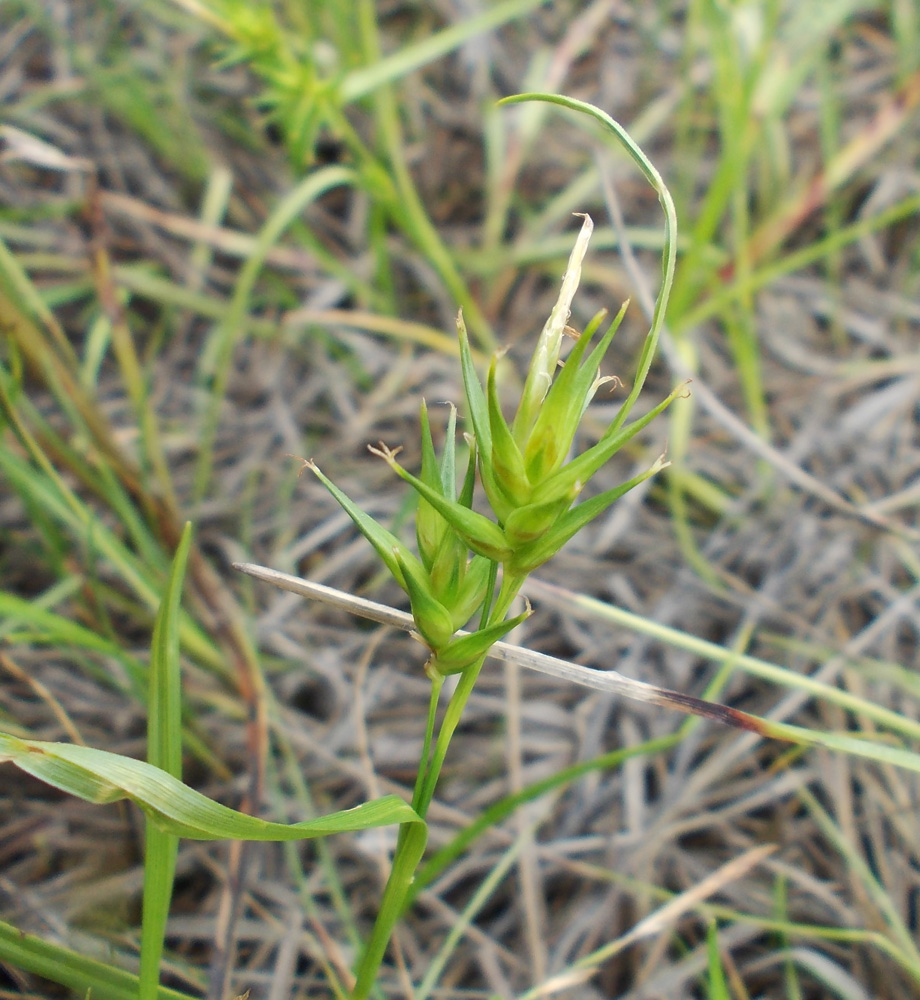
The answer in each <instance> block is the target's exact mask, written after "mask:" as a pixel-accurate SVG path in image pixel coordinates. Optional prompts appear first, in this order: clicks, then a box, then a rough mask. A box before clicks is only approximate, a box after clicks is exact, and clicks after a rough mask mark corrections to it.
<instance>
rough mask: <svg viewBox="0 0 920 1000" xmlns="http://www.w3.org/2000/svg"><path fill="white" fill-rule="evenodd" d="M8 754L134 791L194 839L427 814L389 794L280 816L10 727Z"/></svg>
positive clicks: (339, 827) (118, 792)
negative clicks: (300, 816) (321, 812)
mask: <svg viewBox="0 0 920 1000" xmlns="http://www.w3.org/2000/svg"><path fill="white" fill-rule="evenodd" d="M4 761H10V762H11V763H13V764H15V765H16V766H17V767H19V768H21V769H22V770H23V771H26V772H27V773H28V774H31V775H32V776H33V777H36V778H38V779H39V780H40V781H44V782H45V783H46V784H49V785H53V786H54V787H55V788H59V789H61V791H64V792H67V793H68V794H69V795H75V796H77V798H81V799H85V800H86V801H88V802H95V803H99V804H103V803H107V802H117V801H119V800H120V799H130V800H131V801H132V802H135V803H137V805H139V806H140V807H141V809H143V810H144V812H145V813H147V815H148V816H150V817H151V818H152V819H153V820H154V822H156V823H157V824H158V825H159V826H160V828H161V829H163V830H167V831H169V832H171V833H175V834H177V835H178V836H180V837H187V838H189V839H190V840H271V841H275V840H306V839H309V838H312V837H324V836H326V835H327V834H330V833H347V832H355V831H358V830H367V829H369V828H371V827H377V826H389V825H391V824H394V823H419V822H421V820H420V819H419V817H418V815H417V814H416V812H415V811H414V810H413V809H412V808H411V807H410V806H409V805H408V804H407V803H405V802H403V801H402V799H400V798H399V797H398V796H396V795H386V796H384V797H383V798H380V799H376V800H375V801H373V802H365V803H363V804H362V805H359V806H355V807H354V808H353V809H346V810H344V811H342V812H336V813H331V814H330V815H328V816H321V817H319V818H318V819H315V820H310V821H308V822H304V823H291V824H286V823H273V822H271V821H269V820H265V819H258V818H257V817H255V816H248V815H247V814H246V813H241V812H237V811H236V810H235V809H230V808H229V807H228V806H224V805H221V804H220V803H219V802H214V801H213V800H212V799H209V798H208V797H207V796H206V795H202V794H201V793H200V792H196V791H195V790H194V789H193V788H189V787H188V785H183V784H182V782H181V781H179V780H178V779H177V778H174V777H173V776H172V775H170V774H167V773H166V772H165V771H162V770H160V768H158V767H154V766H153V765H152V764H148V763H147V762H146V761H141V760H134V759H133V758H131V757H122V756H121V755H120V754H114V753H109V752H108V751H106V750H97V749H94V748H93V747H82V746H76V745H75V744H72V743H45V742H43V741H40V740H21V739H17V738H16V737H15V736H10V735H9V734H8V733H0V763H2V762H4Z"/></svg>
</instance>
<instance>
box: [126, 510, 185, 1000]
mask: <svg viewBox="0 0 920 1000" xmlns="http://www.w3.org/2000/svg"><path fill="white" fill-rule="evenodd" d="M191 543H192V526H191V524H190V523H187V524H186V525H185V529H184V530H183V532H182V538H181V540H180V542H179V546H178V548H177V550H176V555H175V558H174V559H173V565H172V571H171V572H170V574H169V579H168V581H167V583H166V590H165V592H164V594H163V600H162V601H161V602H160V610H159V612H158V614H157V618H156V623H155V625H154V629H153V643H152V647H151V657H150V695H149V699H148V705H147V719H148V721H147V760H148V762H149V763H150V764H152V765H154V766H155V767H159V768H162V770H163V771H165V772H166V773H167V774H169V775H171V776H172V777H173V778H176V779H177V780H181V779H182V688H181V677H180V671H179V602H180V599H181V597H182V583H183V580H184V579H185V566H186V563H187V561H188V553H189V548H190V547H191ZM146 828H147V829H146V834H147V836H146V842H145V848H144V900H143V919H142V922H141V968H140V990H139V993H138V998H139V1000H154V998H155V997H156V994H157V989H158V987H159V983H160V960H161V958H162V955H163V942H164V938H165V936H166V920H167V918H168V916H169V903H170V900H171V899H172V888H173V879H174V878H175V874H176V856H177V854H178V851H179V838H178V836H177V835H176V834H175V833H172V832H169V831H167V830H163V829H161V827H160V826H159V824H158V823H157V822H156V820H155V819H154V818H153V817H152V816H149V815H148V817H147V823H146Z"/></svg>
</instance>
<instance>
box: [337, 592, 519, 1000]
mask: <svg viewBox="0 0 920 1000" xmlns="http://www.w3.org/2000/svg"><path fill="white" fill-rule="evenodd" d="M525 579H526V577H523V576H511V575H508V576H506V577H505V578H504V579H503V580H502V583H501V587H500V588H499V591H498V597H497V598H496V600H495V604H494V606H493V607H492V611H491V613H490V614H489V615H488V616H487V618H486V620H484V621H483V622H482V627H483V628H485V627H486V626H487V625H491V624H494V623H495V622H498V621H501V620H503V619H504V617H505V615H507V613H508V610H509V609H510V607H511V604H512V603H513V601H514V599H515V597H517V595H518V592H519V591H520V589H521V587H522V586H523V584H524V580H525ZM494 582H495V581H494V577H493V579H492V586H494ZM489 593H490V595H491V587H490V589H489ZM485 659H486V657H485V655H483V656H482V657H481V658H480V659H478V660H477V661H476V662H475V663H473V664H471V665H470V666H469V667H467V668H466V669H465V670H464V671H463V673H462V674H461V675H460V682H459V683H458V684H457V687H456V690H455V691H454V693H453V695H452V697H451V699H450V702H449V703H448V706H447V711H446V712H445V715H444V720H443V721H442V723H441V728H440V730H439V732H438V737H437V740H436V741H435V747H434V755H433V757H431V760H430V761H429V756H431V743H432V739H433V736H434V729H435V720H436V711H437V706H438V700H439V697H440V694H441V688H442V686H443V683H444V678H443V677H437V676H436V677H433V678H432V682H431V683H432V689H431V699H430V701H429V705H428V724H427V726H426V729H425V740H424V743H423V744H422V756H421V760H420V761H419V770H418V775H417V777H416V780H415V790H414V792H413V795H412V807H413V809H415V811H416V812H417V813H418V815H419V816H421V817H422V819H424V818H425V816H426V815H427V813H428V807H429V806H430V805H431V800H432V798H433V797H434V790H435V788H436V787H437V784H438V778H439V777H440V775H441V768H442V767H443V765H444V760H445V758H446V757H447V750H448V747H449V746H450V741H451V738H452V737H453V735H454V732H455V731H456V729H457V726H458V725H459V723H460V719H461V718H462V716H463V710H464V708H465V707H466V703H467V701H468V700H469V697H470V695H471V694H472V692H473V687H474V686H475V684H476V679H477V678H478V677H479V671H480V670H481V669H482V665H483V663H484V662H485ZM426 837H427V828H426V827H425V826H424V825H423V824H420V823H404V824H403V825H402V826H401V827H400V828H399V836H398V838H397V841H396V850H395V851H394V852H393V867H392V869H391V870H390V877H389V878H388V879H387V884H386V888H385V889H384V891H383V900H382V902H381V905H380V911H379V913H378V914H377V919H376V921H375V922H374V929H373V931H372V932H371V936H370V938H369V939H368V941H367V944H366V945H365V948H364V953H363V954H362V956H361V960H360V962H359V963H358V967H357V969H356V970H355V986H354V989H353V990H352V994H351V1000H365V998H366V997H367V996H368V995H369V994H370V991H371V989H372V988H373V986H374V983H375V982H376V979H377V971H378V969H379V968H380V963H381V962H382V961H383V956H384V955H385V954H386V949H387V945H388V944H389V941H390V936H391V935H392V933H393V927H394V926H395V924H396V921H397V919H398V918H399V916H400V914H401V913H402V912H403V910H404V908H405V906H406V902H407V900H408V899H409V896H410V893H411V891H412V884H413V881H414V879H415V872H416V870H417V869H418V866H419V864H420V863H421V860H422V854H423V853H424V851H425V842H426Z"/></svg>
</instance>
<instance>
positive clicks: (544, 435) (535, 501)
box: [306, 94, 686, 1000]
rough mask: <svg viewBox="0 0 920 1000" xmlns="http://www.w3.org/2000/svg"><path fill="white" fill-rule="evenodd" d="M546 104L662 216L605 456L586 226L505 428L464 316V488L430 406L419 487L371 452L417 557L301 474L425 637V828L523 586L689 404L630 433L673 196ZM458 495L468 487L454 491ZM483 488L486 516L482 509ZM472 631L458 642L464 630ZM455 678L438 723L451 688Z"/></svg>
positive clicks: (403, 884)
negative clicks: (621, 168)
mask: <svg viewBox="0 0 920 1000" xmlns="http://www.w3.org/2000/svg"><path fill="white" fill-rule="evenodd" d="M526 99H540V100H549V101H553V102H555V103H558V104H562V105H564V106H566V107H569V108H572V109H575V110H579V111H583V112H585V113H587V114H589V115H591V116H592V117H593V118H594V119H595V120H597V121H599V122H601V123H602V124H603V125H604V126H606V128H607V129H608V130H609V131H610V132H612V133H613V134H614V135H616V136H617V137H618V138H619V139H620V140H621V141H622V142H623V143H624V144H625V145H626V148H627V150H628V151H629V152H630V154H631V155H632V157H633V158H634V159H635V161H636V162H637V163H638V164H639V166H640V167H641V168H642V170H643V172H644V173H645V175H646V176H647V177H648V179H649V180H650V181H651V183H652V184H653V185H654V187H655V188H656V190H657V193H658V195H659V198H660V201H661V203H662V206H663V208H664V211H665V218H666V223H667V225H666V242H665V247H666V249H665V253H664V266H663V281H662V285H661V289H660V291H659V295H658V301H657V303H656V308H655V312H654V315H653V319H652V323H651V328H650V330H649V333H648V335H647V336H646V338H645V341H644V345H643V349H642V351H641V353H640V357H639V361H638V371H637V374H636V377H635V380H634V383H633V386H632V388H631V391H630V392H629V393H628V395H627V397H626V399H625V401H624V402H623V404H622V405H621V407H620V408H619V410H618V412H617V415H616V417H615V418H614V420H613V421H612V422H611V423H610V425H609V427H607V429H606V430H605V431H604V433H603V434H602V435H601V437H600V439H599V440H598V441H597V443H596V444H594V445H593V446H591V447H590V448H588V449H587V450H586V451H584V452H583V453H581V454H579V455H577V456H576V457H571V456H570V453H571V450H572V445H573V442H574V440H575V437H576V433H577V431H578V428H579V425H580V423H581V420H582V418H583V416H584V414H585V411H586V409H587V407H588V405H589V404H590V402H591V400H592V398H593V397H594V395H595V393H596V392H597V390H598V389H599V388H600V387H601V386H602V385H604V384H605V383H607V382H609V381H611V379H610V378H605V377H603V376H601V375H600V374H599V372H600V367H601V362H602V361H603V359H604V356H605V354H606V352H607V350H608V348H609V347H610V344H611V342H612V340H613V337H614V335H615V334H616V332H617V329H618V328H619V326H620V324H621V322H622V320H623V317H624V315H625V312H626V304H624V306H623V307H622V308H621V309H620V310H619V312H618V313H617V315H616V316H615V317H614V318H613V320H612V321H611V322H609V323H608V322H606V319H607V317H606V311H601V312H599V313H598V314H597V315H595V316H594V317H593V319H592V320H591V321H590V322H589V323H588V325H587V327H586V328H585V330H584V332H583V333H581V334H580V335H576V342H575V344H574V346H573V347H572V349H571V351H570V352H569V355H568V357H567V358H566V359H565V361H564V362H563V361H562V360H561V354H562V348H563V341H564V338H565V336H566V334H567V333H569V332H570V328H569V327H568V320H569V316H570V313H571V307H572V300H573V298H574V295H575V292H576V289H577V288H578V284H579V280H580V277H581V269H582V262H583V259H584V256H585V253H586V251H587V248H588V242H589V240H590V237H591V232H592V229H593V223H592V222H591V219H590V218H589V217H588V216H587V215H585V216H583V221H582V226H581V231H580V233H579V235H578V237H577V240H576V243H575V246H574V249H573V250H572V253H571V256H570V258H569V262H568V267H567V269H566V272H565V276H564V278H563V281H562V287H561V290H560V292H559V296H558V299H557V301H556V303H555V305H554V307H553V309H552V311H551V313H550V316H549V318H548V319H547V321H546V323H545V325H544V327H543V329H542V332H541V333H540V336H539V338H538V340H537V343H536V346H535V348H534V352H533V355H532V357H531V360H530V364H529V367H528V370H527V374H526V378H525V381H524V385H523V389H522V392H521V397H520V400H519V402H518V406H517V410H516V412H515V415H514V417H513V418H512V419H511V420H508V419H506V417H505V414H504V413H503V410H502V406H501V403H500V399H499V391H498V376H497V367H498V356H497V355H496V356H495V357H493V359H492V362H491V364H490V366H489V370H488V374H487V376H486V378H485V380H484V383H483V382H482V381H480V378H479V376H478V374H477V372H476V369H475V365H474V361H473V356H472V351H471V347H470V341H469V337H468V335H467V330H466V326H465V323H464V320H463V315H462V312H461V313H460V314H458V317H457V332H458V337H459V344H460V362H461V369H462V375H463V388H464V397H465V406H466V414H467V419H468V421H469V427H468V429H467V433H466V435H465V436H466V440H467V442H468V446H469V447H468V460H467V464H466V468H465V470H463V475H462V476H461V475H460V472H461V470H460V469H458V463H457V449H456V447H455V437H456V422H457V411H456V409H455V408H453V407H451V410H450V416H449V419H448V426H447V435H446V444H445V446H444V449H443V452H442V454H441V456H440V457H438V455H437V454H436V452H435V448H434V443H433V438H432V433H431V426H430V422H429V417H428V410H427V406H426V404H425V402H424V401H422V403H421V410H420V421H421V456H422V461H421V469H420V470H419V473H418V474H417V475H416V474H413V473H412V472H410V471H409V470H408V469H406V468H405V467H404V466H403V465H402V464H400V462H399V460H398V454H399V450H400V449H398V448H396V449H391V448H389V447H388V446H387V445H386V444H384V443H382V442H381V443H379V444H378V445H376V446H373V447H371V449H370V450H371V451H372V452H373V454H375V455H377V456H379V457H380V458H382V459H383V460H384V461H385V462H386V463H387V464H388V465H389V466H390V468H391V469H392V470H393V471H394V472H395V473H396V475H398V476H399V477H400V478H401V479H403V480H404V481H405V482H406V483H408V484H409V486H411V487H412V489H413V490H414V491H415V492H416V494H417V498H418V510H417V514H416V522H415V528H416V531H415V535H416V542H417V550H418V551H417V554H416V553H414V552H412V551H411V550H410V549H409V547H408V546H407V545H406V544H405V543H404V542H403V541H401V540H400V539H399V538H398V537H397V536H396V535H394V534H393V533H392V532H390V531H389V530H388V529H386V528H385V527H383V526H382V525H381V524H379V523H377V522H376V521H375V520H374V519H373V518H372V517H370V515H368V514H367V513H366V512H364V511H363V510H362V509H361V508H360V507H359V506H358V505H357V504H356V503H355V502H354V501H352V500H351V499H350V498H349V497H348V496H346V495H345V494H344V493H343V492H342V491H341V490H340V489H339V488H338V487H337V486H336V485H335V484H334V483H333V482H332V481H331V480H330V479H329V478H328V477H327V476H325V474H324V473H323V472H322V470H321V469H320V468H319V467H318V466H317V465H316V464H315V463H314V462H312V461H308V462H306V466H307V467H309V468H310V469H311V470H312V471H313V472H314V474H315V475H316V476H317V477H318V478H319V479H320V481H321V482H322V483H323V485H324V486H325V487H326V488H327V489H328V490H329V492H330V493H331V494H332V496H333V497H334V498H335V499H336V501H337V502H338V503H339V504H340V505H341V507H342V508H343V510H345V512H346V513H347V514H348V515H349V516H350V517H351V519H352V520H353V521H354V523H355V525H356V526H357V528H358V529H359V531H360V532H361V533H362V534H363V535H364V536H365V537H366V538H367V540H368V541H369V542H370V543H371V545H372V546H373V547H374V549H375V550H376V552H377V554H378V555H379V556H380V558H381V560H382V561H383V562H384V564H385V565H386V567H387V569H388V570H389V572H390V573H391V574H392V576H393V578H394V579H395V580H396V582H397V583H398V584H399V585H400V587H402V589H403V590H404V591H405V592H406V594H407V596H408V598H409V603H410V607H411V612H412V617H413V619H414V623H415V633H416V637H417V638H418V639H419V640H420V641H421V642H422V643H424V645H425V646H426V647H427V649H428V653H429V655H428V659H427V662H426V664H425V672H426V674H427V675H428V677H429V679H430V681H431V698H430V705H429V712H428V721H427V726H426V731H425V738H424V743H423V747H422V753H421V759H420V767H419V771H418V775H417V778H416V782H415V788H414V792H413V796H412V808H413V810H414V811H415V812H416V814H417V815H418V816H419V817H420V818H421V819H423V820H424V819H425V817H426V815H427V812H428V808H429V806H430V804H431V800H432V797H433V796H434V792H435V787H436V785H437V782H438V778H439V775H440V773H441V769H442V766H443V764H444V761H445V758H446V756H447V752H448V747H449V746H450V742H451V738H452V736H453V735H454V732H455V731H456V729H457V726H458V724H459V722H460V719H461V717H462V714H463V709H464V706H465V705H466V703H467V701H468V699H469V697H470V694H471V693H472V691H473V687H474V685H475V683H476V679H477V677H478V675H479V672H480V669H481V667H482V665H483V662H484V661H485V658H486V656H487V655H488V653H489V650H490V649H491V648H492V647H493V646H494V645H495V643H497V642H499V641H500V640H501V639H502V637H503V636H505V635H506V634H507V633H508V632H510V631H511V630H512V629H513V628H514V627H515V626H517V625H518V624H520V623H521V622H522V621H523V620H524V619H525V618H526V617H527V616H528V615H529V613H530V609H529V606H528V607H527V608H526V609H525V610H524V611H523V612H521V613H519V614H512V613H511V611H512V607H513V605H514V602H515V600H516V598H517V597H518V595H519V593H520V591H521V588H522V586H523V584H524V582H525V581H526V579H527V577H528V576H529V575H530V574H531V573H532V572H533V571H534V570H536V569H537V568H538V567H539V566H542V565H543V564H544V563H545V562H546V561H547V560H549V559H551V558H552V556H553V555H555V553H556V552H558V551H559V549H560V548H561V547H562V546H563V545H564V544H565V543H566V542H567V541H569V540H570V539H571V538H572V537H573V536H574V535H575V534H577V532H578V531H580V530H581V529H582V528H583V527H585V525H587V524H588V523H589V522H590V521H592V520H593V519H594V518H596V517H598V516H599V515H600V514H601V513H603V512H604V511H605V510H606V509H607V508H608V507H609V506H610V505H611V504H612V503H614V502H615V501H616V500H617V499H618V498H620V497H621V496H623V494H625V493H626V492H628V491H629V490H631V489H632V488H633V487H635V486H637V485H638V484H639V483H641V482H643V481H644V480H646V479H648V478H649V477H650V476H652V475H654V474H655V473H656V472H658V471H660V470H661V469H662V468H664V467H665V466H666V465H667V462H666V460H665V458H664V456H663V455H662V456H659V457H658V458H657V459H655V460H654V461H653V462H652V463H651V464H650V465H649V467H648V468H647V469H646V470H645V471H644V472H642V473H641V474H640V475H638V476H636V477H634V478H632V479H630V480H628V481H626V482H624V483H621V484H620V485H618V486H615V487H613V488H611V489H607V490H604V491H602V492H601V493H599V494H597V495H595V496H593V497H591V498H590V499H588V500H585V501H583V502H578V500H579V497H580V494H581V493H582V491H583V490H584V489H585V487H586V486H587V485H588V483H589V482H590V480H591V478H592V477H593V476H594V475H595V473H596V472H597V471H598V470H599V469H600V468H601V467H602V466H603V465H604V464H605V463H606V462H608V461H609V460H610V459H611V458H612V457H613V456H614V455H615V454H616V453H617V452H618V451H619V450H620V449H621V448H622V447H623V446H624V445H625V444H626V443H627V442H628V441H630V440H631V439H632V438H634V437H635V435H636V434H637V433H639V431H641V430H642V429H643V428H644V427H646V426H647V425H648V424H649V423H650V422H651V421H652V420H653V419H654V418H655V417H656V416H657V415H658V414H660V413H661V412H662V411H664V410H665V409H666V408H667V407H668V406H669V405H670V404H671V403H672V402H673V401H674V400H675V399H676V398H678V397H679V396H682V395H686V387H685V386H683V385H682V386H678V387H677V388H676V389H674V390H673V391H672V392H671V393H670V394H669V395H668V396H667V397H666V398H665V399H663V400H662V401H661V402H659V403H658V404H657V405H656V406H653V407H652V408H650V409H649V410H647V411H646V412H645V413H644V414H642V415H641V416H640V417H638V418H635V419H633V420H630V419H629V417H630V413H631V411H632V409H633V407H634V405H635V403H636V401H637V399H638V397H639V394H640V392H641V390H642V387H643V384H644V382H645V378H646V375H647V374H648V370H649V367H650V365H651V361H652V357H653V355H654V351H655V346H656V344H657V340H658V335H659V331H660V328H661V323H662V317H663V315H664V310H665V307H666V304H667V298H668V292H669V289H670V285H671V282H672V279H673V273H674V257H675V249H674V248H675V237H676V218H675V212H674V208H673V203H672V201H671V198H670V195H669V193H668V191H667V188H666V187H665V185H664V183H663V182H662V180H661V178H660V176H659V175H658V173H657V171H656V170H655V168H654V167H653V166H652V164H651V163H650V162H649V161H648V159H647V158H646V157H645V155H644V154H643V153H642V152H641V150H640V149H639V148H638V147H637V146H636V145H635V144H634V143H633V142H632V140H631V139H630V138H629V136H628V134H627V133H626V132H625V131H624V130H623V129H622V127H621V126H619V125H618V124H617V123H616V122H615V121H613V119H611V118H609V116H607V115H606V114H605V113H604V112H602V111H600V110H599V109H597V108H595V107H593V106H591V105H587V104H583V103H582V102H578V101H574V100H571V99H569V98H560V97H557V96H555V95H539V94H531V95H520V96H519V97H517V98H512V99H511V100H526ZM458 483H459V488H458ZM477 487H478V488H479V489H481V491H482V493H483V494H484V496H485V501H486V503H487V504H488V507H489V508H490V512H491V516H488V515H486V514H482V513H480V512H479V511H478V510H477V509H474V498H475V497H476V494H477ZM471 621H473V622H475V627H473V628H472V629H471V630H469V631H464V632H462V634H458V632H460V630H461V629H462V628H463V627H464V626H465V625H466V624H467V623H469V622H471ZM453 674H457V675H459V679H458V682H457V684H456V687H455V688H454V690H453V693H452V694H451V696H450V698H449V700H448V701H447V705H446V708H445V709H444V712H443V715H440V716H439V712H438V709H439V705H440V700H441V694H442V689H443V686H444V681H445V679H446V678H447V677H449V676H451V675H453ZM425 836H426V827H425V825H424V824H419V823H413V824H405V825H403V826H402V827H401V828H400V834H399V837H398V840H397V845H396V850H395V854H394V859H393V865H392V870H391V874H390V877H389V880H388V882H387V886H386V888H385V890H384V895H383V899H382V903H381V907H380V911H379V915H378V919H377V922H376V924H375V926H374V929H373V931H372V933H371V935H370V938H369V939H368V942H367V944H366V947H365V950H364V953H363V955H362V957H361V959H360V961H359V963H358V967H357V970H356V984H355V987H354V991H353V993H352V998H353V1000H362V998H364V997H366V996H368V995H369V993H370V991H371V989H372V987H373V985H374V982H375V980H376V976H377V971H378V969H379V966H380V963H381V961H382V959H383V956H384V954H385V951H386V947H387V944H388V941H389V939H390V936H391V933H392V930H393V927H394V924H395V922H396V920H397V918H398V917H399V915H400V913H401V912H402V911H403V909H404V907H405V905H406V902H407V900H408V898H409V894H410V890H411V886H412V880H413V877H414V874H415V871H416V868H417V866H418V864H419V862H420V860H421V857H422V853H423V851H424V848H425Z"/></svg>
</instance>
